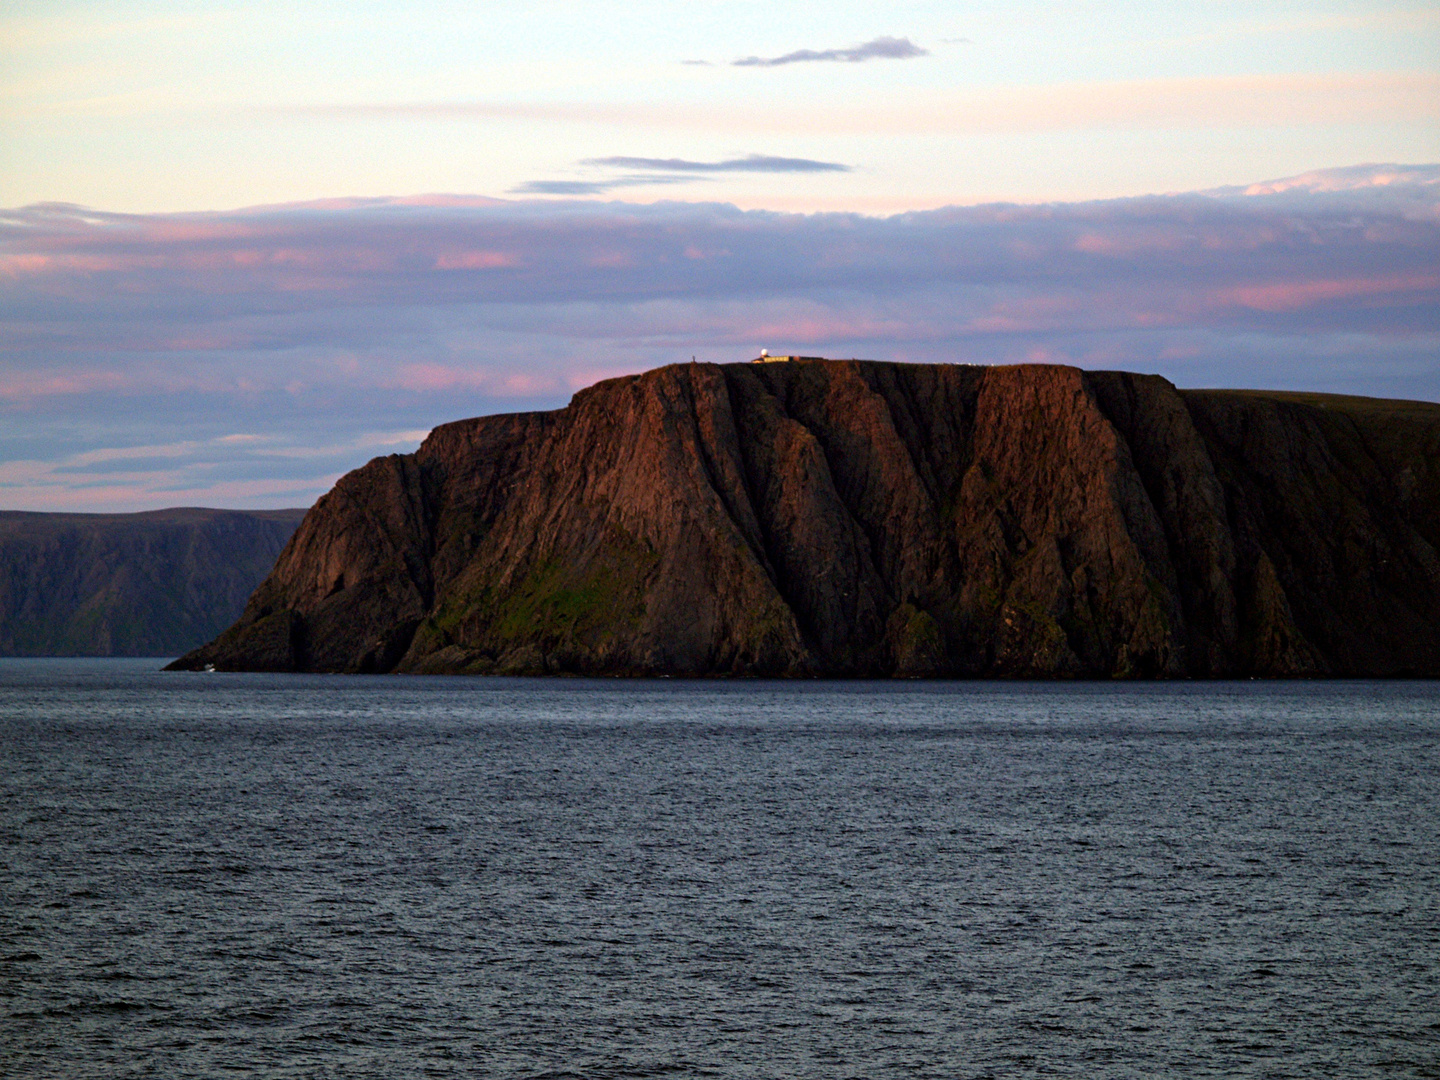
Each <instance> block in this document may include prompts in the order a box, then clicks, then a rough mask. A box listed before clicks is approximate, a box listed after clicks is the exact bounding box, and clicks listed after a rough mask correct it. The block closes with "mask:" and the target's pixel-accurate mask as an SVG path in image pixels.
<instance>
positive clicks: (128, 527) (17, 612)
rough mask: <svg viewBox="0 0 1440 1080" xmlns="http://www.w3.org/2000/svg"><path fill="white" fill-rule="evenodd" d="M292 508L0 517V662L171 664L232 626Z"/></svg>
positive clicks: (270, 560) (288, 527)
mask: <svg viewBox="0 0 1440 1080" xmlns="http://www.w3.org/2000/svg"><path fill="white" fill-rule="evenodd" d="M304 515H305V511H304V510H259V511H242V510H204V509H196V508H185V509H178V510H156V511H153V512H150V513H145V514H29V513H20V512H13V511H7V512H0V656H174V655H175V654H176V653H180V652H184V651H185V650H186V649H193V648H194V647H195V646H196V645H197V644H198V643H200V642H202V641H206V640H208V639H210V638H212V637H214V636H215V635H216V634H217V633H219V632H220V631H221V630H223V629H224V628H225V627H227V626H229V625H230V624H231V623H232V622H234V621H235V618H236V617H237V616H238V615H240V614H241V612H242V611H243V610H244V607H245V601H246V599H247V598H248V597H249V596H250V594H251V593H252V592H253V591H254V589H255V586H256V585H258V584H259V583H260V582H261V581H262V580H264V578H265V575H266V574H267V573H268V572H269V571H270V568H271V567H272V566H274V565H275V556H276V555H278V554H279V553H280V550H281V549H282V548H283V547H284V546H285V542H286V541H287V540H289V539H290V536H291V534H292V533H293V532H294V531H295V528H296V526H298V525H299V524H300V520H301V518H303V517H304Z"/></svg>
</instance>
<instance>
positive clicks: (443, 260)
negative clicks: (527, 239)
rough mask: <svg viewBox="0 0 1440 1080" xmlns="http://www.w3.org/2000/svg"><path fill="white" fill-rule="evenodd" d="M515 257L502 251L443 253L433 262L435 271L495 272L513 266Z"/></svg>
mask: <svg viewBox="0 0 1440 1080" xmlns="http://www.w3.org/2000/svg"><path fill="white" fill-rule="evenodd" d="M515 263H516V259H515V256H513V255H510V254H508V253H506V252H504V251H456V252H444V253H442V254H441V255H440V256H439V257H438V258H436V260H435V269H436V270H497V269H500V268H502V267H506V266H514V265H515Z"/></svg>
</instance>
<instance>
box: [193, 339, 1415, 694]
mask: <svg viewBox="0 0 1440 1080" xmlns="http://www.w3.org/2000/svg"><path fill="white" fill-rule="evenodd" d="M1437 548H1440V405H1430V404H1425V403H1417V402H1393V401H1377V400H1371V399H1364V398H1344V397H1334V396H1327V395H1300V394H1284V393H1255V392H1241V391H1182V390H1176V388H1175V387H1174V386H1172V385H1171V384H1170V383H1168V382H1167V381H1165V380H1164V379H1162V378H1159V377H1157V376H1144V375H1133V374H1126V373H1120V372H1082V371H1080V370H1077V369H1074V368H1068V367H1057V366H1040V365H1035V366H1029V365H1027V366H1019V367H974V366H952V365H909V364H892V363H875V362H867V361H823V362H803V363H789V364H766V365H747V364H731V365H723V366H716V365H709V364H687V365H676V366H672V367H665V368H660V369H657V370H654V371H650V372H647V373H645V374H643V375H638V376H629V377H625V378H619V379H611V380H608V381H606V382H603V383H599V384H597V385H595V386H593V387H591V388H589V389H587V390H585V391H582V392H581V393H579V394H577V395H576V396H575V398H574V400H573V401H572V402H571V403H570V405H569V406H568V407H566V408H564V409H560V410H557V411H555V412H549V413H527V414H518V415H509V416H488V417H481V418H478V419H473V420H464V421H460V422H457V423H453V424H447V425H445V426H443V427H440V428H436V429H435V431H434V432H432V433H431V435H430V437H429V438H428V439H426V441H425V443H424V444H423V445H422V446H421V447H420V449H419V450H418V451H416V452H415V453H414V454H409V455H394V456H390V457H384V458H377V459H375V460H374V461H372V462H370V463H369V464H368V465H366V466H364V467H363V468H360V469H357V470H355V471H354V472H352V473H350V474H349V475H347V476H345V477H344V478H343V479H341V481H340V482H339V483H338V484H337V485H336V486H335V488H334V489H333V490H332V491H331V492H330V493H329V494H327V495H326V496H325V497H324V498H322V499H321V500H320V502H319V503H317V504H316V506H315V507H314V509H312V510H311V511H310V513H309V515H308V516H307V517H306V519H305V521H304V523H303V524H302V526H301V527H300V529H299V530H298V532H297V533H296V534H295V536H294V537H293V538H292V540H291V541H290V544H289V546H288V547H286V549H285V550H284V552H283V553H282V554H281V556H280V559H279V561H278V563H277V564H276V566H275V569H274V571H273V572H272V573H271V575H270V577H269V578H268V579H267V580H266V581H265V582H264V583H263V584H262V585H261V586H260V588H259V589H258V590H257V591H256V592H255V594H254V596H253V597H252V598H251V600H250V603H249V606H248V607H247V608H246V610H245V613H244V615H243V616H242V617H241V618H240V620H239V621H238V622H237V623H236V624H235V625H234V626H233V627H231V628H230V629H229V630H227V631H226V632H225V633H223V634H222V635H221V636H220V637H219V638H217V639H216V640H215V641H214V642H212V643H211V644H209V645H207V646H205V647H204V648H201V649H197V650H196V651H194V652H192V653H190V654H189V655H188V656H186V657H184V658H182V659H181V660H179V661H177V662H176V664H175V665H174V666H176V667H180V668H198V667H201V666H204V665H206V664H214V665H215V667H217V668H219V669H221V670H225V669H237V670H246V669H250V670H277V671H301V670H309V671H350V672H364V671H377V672H379V671H403V672H473V673H514V674H522V673H528V674H538V673H552V674H553V673H581V674H597V675H598V674H627V675H628V674H636V675H640V674H675V675H691V674H693V675H716V674H735V675H780V676H802V675H825V676H892V675H898V676H1013V677H1178V676H1202V677H1203V676H1239V675H1264V676H1305V675H1364V676H1393V675H1408V674H1414V675H1426V676H1436V675H1440V557H1437Z"/></svg>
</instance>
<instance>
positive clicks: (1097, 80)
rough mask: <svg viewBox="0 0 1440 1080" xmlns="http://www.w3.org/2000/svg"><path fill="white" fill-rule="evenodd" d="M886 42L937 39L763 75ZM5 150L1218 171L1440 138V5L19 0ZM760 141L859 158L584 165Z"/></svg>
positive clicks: (83, 162)
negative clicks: (862, 58)
mask: <svg viewBox="0 0 1440 1080" xmlns="http://www.w3.org/2000/svg"><path fill="white" fill-rule="evenodd" d="M879 37H892V38H903V39H908V40H909V41H910V42H912V43H913V44H914V45H915V46H916V47H917V48H918V49H923V50H926V51H928V55H923V56H914V57H912V58H909V59H888V58H876V59H871V60H868V61H866V62H863V63H847V62H801V63H791V64H786V65H782V66H777V67H756V66H752V67H736V66H734V65H733V64H732V61H734V60H736V59H738V58H742V57H748V56H760V57H777V56H783V55H785V54H787V53H791V52H794V51H796V50H802V49H810V50H816V51H821V50H827V49H844V48H847V47H852V46H855V45H859V44H862V43H864V42H868V41H873V40H874V39H876V38H879ZM687 60H691V61H693V60H704V61H708V66H703V65H695V64H690V65H687V64H685V63H683V61H687ZM0 145H3V147H4V149H3V150H0V153H3V155H4V156H3V158H0V205H8V206H18V205H24V204H28V203H33V202H38V201H65V202H74V203H79V204H82V205H87V206H93V207H96V208H98V209H106V210H126V211H175V210H200V209H227V208H233V207H238V206H246V205H255V204H261V203H275V202H291V201H300V200H309V199H319V198H330V197H337V196H380V195H414V194H421V193H429V192H461V193H466V194H482V195H489V196H495V197H506V196H507V195H510V194H513V193H516V192H517V191H519V192H523V191H525V190H526V188H525V186H526V185H533V184H535V183H536V182H539V183H540V186H541V187H544V186H545V185H547V184H550V185H553V184H554V183H555V182H556V181H561V182H568V183H569V184H571V185H574V184H576V183H581V184H590V185H596V184H603V183H609V184H616V183H617V182H624V181H625V180H626V179H627V177H628V178H629V179H630V181H631V182H630V184H629V185H628V186H623V187H622V186H615V187H611V188H610V189H609V190H608V192H606V193H605V194H608V195H609V197H624V198H625V199H627V200H629V201H642V202H649V201H654V200H657V199H662V198H679V199H687V200H688V199H703V200H722V201H729V202H734V203H736V204H737V205H740V206H742V207H746V208H750V207H767V208H772V209H785V210H842V209H843V210H856V211H861V212H872V213H886V212H894V211H897V210H903V209H918V208H927V207H935V206H941V205H946V204H966V203H976V202H982V201H993V200H1020V201H1039V200H1048V199H1067V200H1072V199H1086V198H1097V197H1109V196H1120V195H1132V194H1141V193H1147V192H1159V191H1179V190H1193V189H1198V188H1205V187H1212V186H1219V185H1223V184H1235V183H1248V182H1251V181H1255V180H1261V179H1265V178H1269V177H1276V176H1287V175H1292V174H1295V173H1300V172H1305V171H1308V170H1311V169H1316V168H1324V167H1330V166H1337V165H1351V164H1357V163H1360V162H1367V161H1400V162H1419V161H1433V160H1437V159H1440V9H1437V8H1436V6H1435V5H1434V4H1433V3H1379V2H1370V3H1365V2H1356V0H1350V2H1347V3H1323V2H1320V3H1317V2H1310V3H1283V2H1278V3H1277V2H1270V3H1254V2H1249V3H1226V2H1223V0H1219V2H1216V0H1212V2H1207V3H1166V4H1156V3H1153V2H1147V3H1118V2H1113V0H1112V2H1105V3H1084V2H1074V0H1070V2H1065V3H1037V2H1033V0H1032V2H1012V3H985V4H976V3H972V4H965V3H892V4H888V5H885V6H884V7H883V8H881V7H878V6H877V5H875V4H873V3H863V4H862V3H844V2H841V3H825V4H818V3H790V4H786V3H776V2H774V0H767V2H754V3H747V2H735V0H728V2H726V3H723V4H721V3H689V4H686V5H683V6H679V5H675V4H673V3H651V2H644V0H627V2H625V3H609V2H586V3H575V2H549V3H546V2H538V3H537V2H526V3H495V2H489V3H483V4H477V3H464V4H461V3H454V4H451V3H426V4H404V3H364V2H360V3H345V4H322V3H294V2H289V3H234V2H231V3H223V4H222V3H137V2H127V3H63V2H62V3H46V4H23V5H22V4H17V5H12V6H11V7H10V9H9V11H8V13H7V14H5V15H4V16H0ZM751 154H759V155H769V156H778V157H788V158H807V159H812V160H817V161H824V162H829V163H835V164H843V165H845V166H848V167H849V169H850V171H848V172H840V171H830V172H815V173H809V174H793V173H749V172H741V171H735V172H729V173H725V174H709V175H698V174H697V175H687V176H682V177H674V176H672V177H667V178H665V179H666V180H667V182H665V183H653V182H652V183H648V184H641V183H638V182H636V177H635V175H634V174H632V173H626V172H624V171H623V170H616V169H613V168H605V167H601V166H594V165H586V164H582V162H585V161H586V160H588V159H595V158H606V157H613V156H626V157H644V158H680V159H685V160H690V161H698V162H715V161H724V160H736V159H739V158H743V157H745V156H747V155H751ZM650 179H652V180H653V177H651V178H650Z"/></svg>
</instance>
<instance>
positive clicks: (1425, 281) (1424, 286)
mask: <svg viewBox="0 0 1440 1080" xmlns="http://www.w3.org/2000/svg"><path fill="white" fill-rule="evenodd" d="M1435 289H1440V274H1392V275H1388V276H1384V277H1372V278H1343V279H1338V280H1328V281H1327V280H1320V281H1278V282H1271V283H1268V284H1264V285H1238V286H1233V287H1231V288H1227V289H1221V290H1219V291H1217V292H1216V293H1215V294H1214V299H1215V301H1216V302H1218V303H1220V304H1236V305H1239V306H1241V307H1247V308H1252V309H1254V310H1256V311H1276V312H1279V311H1299V310H1301V309H1303V308H1309V307H1314V306H1316V305H1318V304H1323V303H1326V302H1328V301H1335V300H1354V299H1359V298H1362V297H1363V298H1379V297H1393V296H1394V294H1397V293H1398V294H1402V295H1403V294H1406V293H1419V292H1427V291H1430V290H1435Z"/></svg>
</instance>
